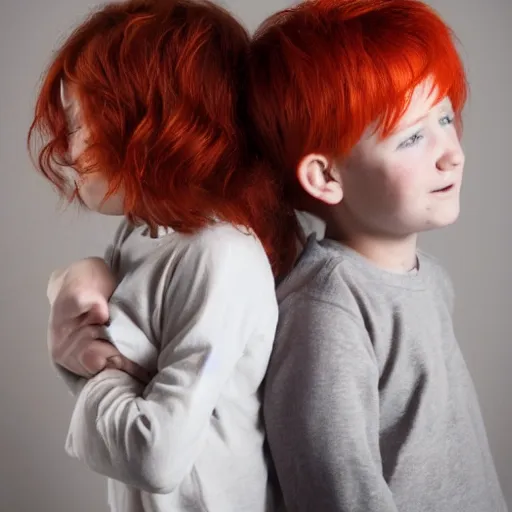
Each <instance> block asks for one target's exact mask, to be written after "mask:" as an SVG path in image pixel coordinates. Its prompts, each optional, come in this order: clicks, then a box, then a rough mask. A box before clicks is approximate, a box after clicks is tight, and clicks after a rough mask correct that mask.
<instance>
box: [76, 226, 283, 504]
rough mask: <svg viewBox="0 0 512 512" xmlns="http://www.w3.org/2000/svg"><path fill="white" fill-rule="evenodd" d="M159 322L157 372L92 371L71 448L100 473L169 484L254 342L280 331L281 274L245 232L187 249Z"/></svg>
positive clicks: (190, 457)
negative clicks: (149, 375)
mask: <svg viewBox="0 0 512 512" xmlns="http://www.w3.org/2000/svg"><path fill="white" fill-rule="evenodd" d="M210 241H212V240H210ZM161 323H162V336H161V340H159V341H160V342H161V350H160V353H159V358H158V373H157V375H156V377H155V378H154V379H153V381H152V382H151V383H150V384H149V385H148V386H147V388H145V389H144V388H143V387H142V386H141V385H140V384H139V383H138V382H137V381H135V380H134V379H132V378H131V377H130V376H129V375H127V374H124V373H122V372H119V371H116V370H105V371H103V372H101V373H100V374H99V375H97V376H96V377H94V378H92V379H91V380H89V381H88V382H87V384H86V385H85V387H84V388H83V390H82V391H81V393H80V395H79V397H78V401H77V403H76V407H75V410H74V413H73V417H72V420H71V425H70V429H69V434H68V438H67V451H68V453H69V455H71V456H72V457H74V458H76V459H78V460H80V461H81V462H83V463H84V464H85V465H86V466H88V467H89V468H90V469H92V470H93V471H95V472H97V473H100V474H103V475H106V476H108V477H110V478H114V479H116V480H120V481H122V482H124V483H126V484H128V485H131V486H133V487H135V488H138V489H141V490H144V491H147V492H152V493H163V494H165V493H169V492H172V491H173V490H174V489H175V488H176V487H177V486H178V485H179V484H180V482H181V481H182V479H183V478H184V477H185V476H186V474H188V473H189V472H190V470H191V469H192V466H193V465H194V463H195V460H196V459H197V457H198V455H199V454H200V453H201V451H202V448H203V446H204V443H205V438H206V435H207V433H208V427H209V423H210V421H211V418H212V415H213V414H214V410H215V407H216V404H217V403H218V400H219V397H220V395H221V393H222V392H223V389H224V387H225V386H226V384H227V383H228V381H229V379H230V378H231V376H232V374H233V371H234V368H235V366H236V365H237V363H238V361H239V360H240V358H241V357H242V355H243V354H244V351H245V350H246V348H247V345H248V343H249V342H251V343H260V342H264V343H269V340H270V342H272V340H273V338H274V335H275V327H276V324H277V303H276V298H275V290H274V280H273V276H272V272H271V270H270V265H269V263H268V260H267V258H266V256H265V253H264V251H263V249H262V248H261V245H260V244H259V242H257V241H256V240H255V239H254V238H253V237H251V236H242V235H240V236H239V237H238V236H236V237H233V238H232V239H230V240H222V239H220V240H217V241H213V243H212V244H210V245H208V246H206V247H202V248H201V250H197V248H192V249H191V250H188V251H185V253H184V254H183V255H182V257H181V258H180V263H179V265H178V266H177V267H176V269H175V271H174V272H173V277H172V278H171V280H170V282H169V285H168V287H167V291H166V294H165V299H164V301H163V303H162V305H161Z"/></svg>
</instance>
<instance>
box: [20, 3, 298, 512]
mask: <svg viewBox="0 0 512 512" xmlns="http://www.w3.org/2000/svg"><path fill="white" fill-rule="evenodd" d="M247 49H248V35H247V33H246V31H245V30H244V29H243V28H242V27H241V26H240V24H239V23H238V22H237V21H236V20H234V19H233V18H232V17H231V16H230V15H229V14H228V13H227V12H226V11H224V10H222V9H220V8H219V7H217V6H215V5H213V4H211V3H208V2H195V1H191V0H166V1H163V0H160V1H159V0H131V1H129V2H126V3H117V4H110V5H107V6H106V7H104V8H102V9H101V10H99V11H97V12H96V13H95V14H93V15H92V16H91V17H90V18H89V19H88V20H86V21H85V22H84V23H83V24H82V25H81V26H80V27H78V29H77V30H76V31H75V32H74V33H73V34H72V35H71V36H70V37H69V38H68V40H67V41H66V42H65V44H64V45H63V47H62V48H61V49H60V50H59V51H58V53H57V55H56V57H55V58H54V60H53V62H52V64H51V66H50V67H49V70H48V71H47V73H46V75H45V78H44V82H43V85H42V89H41V91H40V94H39V97H38V100H37V105H36V109H35V118H34V121H33V125H32V127H31V129H30V133H29V143H31V142H32V141H33V139H34V135H36V134H40V135H42V136H43V138H44V145H43V147H42V149H41V151H40V152H39V156H38V165H39V168H40V170H41V171H42V172H43V174H44V175H45V176H46V177H47V178H48V179H49V180H50V181H51V182H52V183H53V184H54V185H56V186H57V187H58V189H59V190H60V192H61V193H62V194H63V195H64V196H66V197H70V198H71V199H76V200H77V201H79V202H80V203H81V204H83V205H85V206H86V207H87V208H88V209H90V210H93V211H96V212H99V213H101V214H104V215H119V216H124V220H123V222H122V223H121V226H120V228H119V230H118V232H117V234H116V236H115V239H114V242H113V244H112V247H111V248H110V249H109V251H108V252H107V256H106V257H105V262H106V264H107V265H108V267H109V269H110V271H111V273H112V275H113V276H114V278H115V279H114V282H113V283H112V284H113V285H114V286H115V291H114V293H113V295H112V297H111V299H110V305H109V313H110V321H109V325H108V326H105V325H103V326H100V325H96V326H93V325H87V326H85V327H84V329H86V331H85V333H86V334H85V335H84V331H83V330H82V331H80V332H81V334H77V340H78V341H77V343H78V344H80V340H82V341H83V340H84V339H85V338H88V339H87V341H88V342H89V341H90V340H91V339H96V340H99V339H105V340H108V341H110V342H111V343H112V345H113V346H114V347H116V348H117V349H118V350H119V351H120V352H121V353H122V354H123V355H124V356H126V357H128V358H129V359H131V360H133V361H135V362H136V363H138V364H139V365H140V366H141V367H144V368H145V369H146V370H147V371H148V372H150V373H151V374H154V377H153V378H152V379H151V381H150V382H149V384H148V385H147V386H144V385H143V384H142V383H141V382H140V381H139V380H137V379H135V378H134V377H132V376H131V375H129V374H128V373H126V372H121V371H119V370H117V369H108V368H107V369H105V370H104V371H101V372H99V373H97V374H96V375H91V371H90V368H89V369H87V368H83V367H82V366H81V365H82V363H83V362H84V361H83V360H77V361H75V362H74V363H73V362H71V364H70V365H68V370H69V369H72V370H73V364H75V367H74V368H75V370H76V371H75V373H76V374H77V375H72V374H71V373H70V372H67V373H66V370H65V368H64V367H61V368H60V371H61V372H62V373H63V374H65V375H66V379H67V381H68V382H69V383H70V385H71V387H72V389H73V391H74V392H75V393H76V394H77V402H76V405H75V408H74V411H73V415H72V419H71V424H70V428H69V434H68V437H67V443H66V449H67V452H68V453H69V454H70V455H71V456H72V457H74V458H76V459H78V460H80V461H81V462H83V463H84V464H85V465H86V466H88V467H89V468H90V469H92V470H93V471H96V472H97V473H100V474H103V475H106V476H107V477H109V502H110V506H111V509H112V510H114V511H122V512H128V511H145V510H147V511H152V512H155V511H171V510H172V511H187V512H190V511H204V510H208V511H212V512H214V511H219V512H229V511H234V512H235V511H236V512H242V511H247V512H260V511H261V512H263V511H267V510H272V509H273V504H272V500H271V493H270V489H269V487H268V482H267V481H268V478H267V465H266V460H265V455H264V449H263V445H264V437H265V436H264V432H263V428H262V425H261V422H260V406H261V404H260V396H259V391H260V385H261V382H262V379H263V377H264V374H265V370H266V367H267V363H268V360H269V356H270V352H271V348H272V344H273V339H274V332H275V327H276V322H277V304H276V298H275V291H274V277H273V272H274V273H275V274H277V273H280V272H284V271H285V270H286V269H287V268H288V267H289V265H290V260H291V259H293V257H294V253H295V251H294V248H295V229H294V228H295V225H294V223H295V217H294V216H293V215H290V214H289V213H288V212H287V211H286V209H285V208H284V207H283V205H282V204H280V201H279V194H278V189H277V188H276V187H275V185H274V183H273V182H272V180H271V177H270V175H269V174H268V173H267V171H266V170H265V169H264V168H261V167H257V166H251V165H249V163H250V162H249V158H248V156H247V154H248V151H247V144H246V142H245V140H244V136H243V133H241V131H240V129H239V123H240V121H241V119H240V118H241V116H240V112H239V110H238V108H239V107H238V105H239V95H238V90H239V87H240V80H241V78H242V76H243V69H244V63H245V58H246V54H247ZM278 242H279V243H278ZM82 264H83V265H85V266H87V265H89V268H90V269H93V268H96V269H98V268H99V267H101V265H105V263H103V262H100V261H99V260H97V259H96V260H89V261H88V260H86V261H85V262H82ZM63 275H65V274H63ZM105 275H106V274H105ZM107 287H108V286H107ZM112 287H113V286H112ZM55 294H56V292H55V290H53V291H52V290H51V295H52V296H53V295H55ZM52 298H53V297H52ZM69 341H70V343H69V346H72V345H73V343H72V341H73V340H69ZM75 341H76V340H75ZM98 343H101V342H98ZM83 346H84V345H82V348H83ZM105 346H106V345H105ZM75 347H76V344H75ZM57 352H58V351H57ZM64 352H65V351H64ZM64 352H61V354H62V353H64ZM54 355H55V353H54ZM63 359H64V360H65V357H63ZM100 359H101V358H100ZM57 362H59V361H57ZM96 363H97V361H96ZM104 363H105V360H104V359H103V361H102V364H103V365H104ZM93 366H94V365H93ZM97 366H98V365H97ZM96 369H99V368H96ZM92 373H94V372H92ZM132 373H133V372H132Z"/></svg>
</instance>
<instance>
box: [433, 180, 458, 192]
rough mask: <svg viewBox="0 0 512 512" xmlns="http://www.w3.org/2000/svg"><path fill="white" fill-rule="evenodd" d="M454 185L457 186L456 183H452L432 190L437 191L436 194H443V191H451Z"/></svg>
mask: <svg viewBox="0 0 512 512" xmlns="http://www.w3.org/2000/svg"><path fill="white" fill-rule="evenodd" d="M454 187H455V185H454V184H453V183H452V184H450V185H446V187H443V188H438V189H436V190H433V191H432V192H433V193H435V194H442V193H445V192H449V191H450V190H452V189H453V188H454Z"/></svg>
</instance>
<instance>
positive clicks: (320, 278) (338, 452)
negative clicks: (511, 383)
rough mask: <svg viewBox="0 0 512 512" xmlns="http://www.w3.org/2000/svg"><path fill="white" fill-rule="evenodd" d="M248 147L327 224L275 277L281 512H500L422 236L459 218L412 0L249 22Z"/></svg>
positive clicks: (443, 63)
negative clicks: (254, 27) (256, 25)
mask: <svg viewBox="0 0 512 512" xmlns="http://www.w3.org/2000/svg"><path fill="white" fill-rule="evenodd" d="M249 71H250V72H249V80H248V88H249V90H248V97H247V105H248V109H249V112H250V119H251V121H252V123H253V124H252V127H253V131H254V133H253V140H254V141H255V142H256V144H257V146H258V148H259V151H260V153H261V155H262V157H263V158H265V159H266V161H267V162H268V164H269V165H270V166H272V167H273V168H274V169H278V170H280V171H281V178H282V183H283V187H284V188H285V190H286V192H287V194H288V197H289V199H290V200H291V201H292V202H293V203H294V204H293V205H294V206H295V207H297V208H301V209H308V210H309V211H310V212H311V213H314V214H316V215H318V216H320V217H321V218H322V219H323V220H324V221H325V223H326V232H325V236H326V238H325V240H323V241H317V240H316V239H315V237H314V236H312V237H309V239H308V242H307V243H306V245H305V248H304V251H303V253H302V255H301V256H300V258H299V259H298V261H297V262H296V265H295V268H294V270H292V272H291V273H290V274H289V275H288V276H287V277H286V278H285V279H284V281H282V282H281V284H280V286H279V288H278V299H279V302H280V320H279V328H278V333H277V339H276V344H275V348H274V354H273V356H272V359H271V363H270V367H269V370H268V374H267V379H266V392H265V400H264V412H265V423H266V428H267V434H268V441H269V445H270V450H271V453H272V455H273V458H274V461H275V465H276V469H277V474H278V478H279V481H280V484H281V488H282V492H283V496H284V501H285V504H286V508H287V510H288V512H298V511H304V512H306V511H308V512H309V511H315V512H316V511H321V512H355V511H361V512H362V511H364V512H373V511H375V512H396V511H404V512H405V511H407V512H427V511H436V512H455V511H464V512H484V511H485V512H491V511H492V512H503V511H505V510H506V509H507V508H506V504H505V502H504V499H503V496H502V492H501V489H500V484H499V482H498V478H497V475H496V471H495V468H494V464H493V460H492V457H491V453H490V449H489V446H488V441H487V437H486V433H485V429H484V424H483V421H482V417H481V413H480V410H479V406H478V402H477V396H476V393H475V390H474V387H473V384H472V381H471V378H470V376H469V373H468V369H467V367H466V365H465V362H464V360H463V357H462V354H461V351H460V349H459V347H458V345H457V341H456V339H455V336H454V333H453V325H452V308H453V292H452V288H451V284H450V281H449V278H448V276H447V275H446V273H445V271H444V270H443V268H442V267H441V266H440V265H439V264H438V263H437V262H436V261H435V260H434V259H433V258H431V257H430V256H428V255H426V254H424V253H423V252H421V251H419V250H418V249H417V237H418V233H420V232H423V231H426V230H430V229H435V228H441V227H444V226H447V225H449V224H452V223H453V222H454V221H455V220H456V219H457V217H458V215H459V194H460V187H461V181H462V173H463V167H464V154H463V151H462V149H461V146H460V143H459V135H460V125H461V123H460V116H461V112H462V108H463V105H464V102H465V98H466V81H465V74H464V70H463V66H462V63H461V61H460V59H459V56H458V54H457V51H456V49H455V47H454V44H453V41H452V36H451V33H450V30H449V29H448V28H447V27H446V25H445V24H444V23H443V21H442V20H441V19H440V18H439V17H438V15H437V14H436V13H434V12H433V11H432V10H431V9H430V8H428V7H427V6H426V5H424V4H422V3H421V2H418V1H416V0H389V1H381V0H335V1H331V0H318V1H308V2H303V3H301V4H299V5H297V6H295V7H293V8H291V9H288V10H285V11H283V12H280V13H277V14H275V15H274V16H272V17H271V18H269V19H268V20H267V21H266V22H265V23H264V24H263V25H262V27H260V29H259V30H258V31H257V32H256V34H255V36H254V39H253V42H252V50H251V63H250V66H249Z"/></svg>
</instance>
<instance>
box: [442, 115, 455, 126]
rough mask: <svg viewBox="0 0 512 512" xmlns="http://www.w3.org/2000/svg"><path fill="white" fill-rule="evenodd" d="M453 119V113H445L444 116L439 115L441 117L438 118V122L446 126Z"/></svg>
mask: <svg viewBox="0 0 512 512" xmlns="http://www.w3.org/2000/svg"><path fill="white" fill-rule="evenodd" d="M453 121H454V116H453V115H446V116H443V117H441V119H439V124H440V125H441V126H447V125H450V124H452V123H453Z"/></svg>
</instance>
